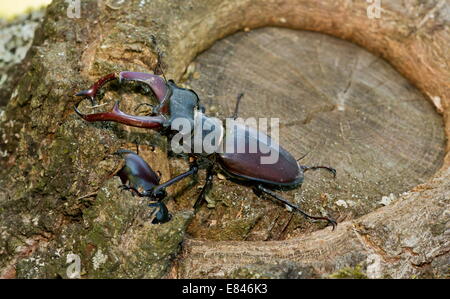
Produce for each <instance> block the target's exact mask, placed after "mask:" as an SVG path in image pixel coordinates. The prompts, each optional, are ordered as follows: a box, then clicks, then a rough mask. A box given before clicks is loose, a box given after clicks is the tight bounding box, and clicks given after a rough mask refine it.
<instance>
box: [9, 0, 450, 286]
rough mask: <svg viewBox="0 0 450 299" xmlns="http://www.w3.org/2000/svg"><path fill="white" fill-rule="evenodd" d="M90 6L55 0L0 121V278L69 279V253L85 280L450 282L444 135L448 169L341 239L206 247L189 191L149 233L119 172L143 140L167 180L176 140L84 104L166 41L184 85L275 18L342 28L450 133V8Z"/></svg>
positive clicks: (115, 92) (170, 68)
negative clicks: (192, 72) (206, 58)
mask: <svg viewBox="0 0 450 299" xmlns="http://www.w3.org/2000/svg"><path fill="white" fill-rule="evenodd" d="M81 4H82V7H81V13H82V15H81V18H79V19H71V18H69V17H67V3H66V2H65V1H62V0H61V1H58V0H55V1H53V3H52V4H51V5H50V6H49V8H48V9H47V13H46V16H45V19H44V21H43V23H42V24H41V26H40V27H39V28H38V31H37V33H36V36H35V40H34V42H33V46H32V48H31V50H30V52H29V53H28V55H27V58H26V59H25V61H24V64H25V65H27V66H28V67H27V71H26V72H24V73H23V75H22V76H21V78H20V80H19V83H18V85H17V87H16V88H15V89H14V91H13V92H12V94H11V97H10V100H9V102H8V106H7V107H6V109H5V110H4V113H2V114H1V119H0V129H1V132H0V133H1V136H2V137H1V141H0V147H1V148H0V149H1V153H2V160H1V162H0V164H1V166H2V167H1V169H0V211H1V213H0V226H1V236H0V273H1V276H2V277H67V275H68V274H67V267H68V265H69V264H68V262H67V257H68V255H69V254H76V255H78V256H79V257H80V259H81V273H80V275H81V277H163V276H164V277H261V276H264V277H265V276H267V277H290V275H291V276H292V274H290V273H298V272H302V273H304V274H303V276H302V277H318V276H322V277H328V276H329V275H330V274H332V273H334V275H333V276H334V277H339V275H343V274H342V273H347V272H348V271H347V272H345V271H344V272H342V271H341V270H342V269H344V270H345V269H346V268H348V267H350V268H352V269H353V273H354V274H355V273H356V272H358V271H359V272H362V274H363V276H368V277H395V278H400V277H402V278H408V277H414V276H419V277H424V276H432V277H444V276H446V275H447V276H448V264H449V245H450V244H449V236H448V232H449V226H448V225H449V222H448V220H449V213H448V206H449V201H450V194H449V190H450V188H449V187H450V186H449V185H450V169H449V166H450V156H449V155H448V149H449V147H448V143H447V147H446V151H445V158H444V161H443V164H442V167H441V168H440V169H439V170H438V171H436V172H434V174H433V175H432V177H431V178H430V179H429V180H428V181H427V182H425V183H423V184H420V185H418V186H415V187H413V188H411V189H410V190H409V191H408V192H405V193H404V194H403V195H402V196H400V198H399V199H398V200H396V201H395V202H393V203H392V204H390V205H388V206H386V207H383V208H379V209H376V210H375V211H372V212H370V213H369V214H367V215H364V216H361V217H359V218H356V219H352V220H347V221H344V222H342V223H340V224H339V226H338V228H337V230H336V231H335V232H330V229H329V228H325V229H323V230H319V231H315V232H307V233H304V234H302V235H300V236H296V237H295V238H292V239H288V240H279V241H213V240H199V239H192V238H188V237H186V236H185V231H186V229H187V226H188V225H189V222H190V221H191V219H192V216H193V214H192V211H191V210H190V209H189V208H188V207H189V206H191V204H192V203H193V201H194V194H196V190H195V188H192V186H193V184H189V183H188V184H184V185H182V186H178V187H176V188H173V189H172V190H170V191H171V193H172V194H177V195H176V196H175V199H176V200H175V201H169V208H170V209H172V210H173V211H174V218H173V220H172V221H170V222H169V223H167V224H164V225H159V226H152V225H149V224H148V223H146V222H141V221H139V219H141V215H142V214H143V213H144V214H145V213H146V211H147V210H146V207H145V205H144V204H143V203H142V202H140V201H139V200H137V199H136V198H132V197H131V196H130V195H129V194H128V193H127V192H123V193H121V192H119V191H118V190H117V186H118V185H119V181H118V180H117V178H111V176H112V175H113V174H114V173H115V171H116V170H117V169H118V167H120V160H118V158H117V157H115V156H114V155H113V153H114V152H115V151H116V150H117V149H119V148H121V147H129V148H133V147H134V145H133V144H134V143H138V144H139V148H140V151H141V152H142V154H143V155H144V156H145V158H146V160H147V161H148V162H149V164H150V165H152V167H153V168H154V169H156V170H160V171H161V172H162V173H163V178H168V177H171V176H173V175H175V174H177V173H179V172H180V171H182V169H184V167H185V164H183V163H180V162H172V161H171V162H169V161H168V159H167V158H166V147H167V145H166V143H165V141H164V140H163V139H162V138H161V137H159V136H158V135H157V134H154V133H148V132H146V131H145V130H137V129H128V128H125V127H124V126H119V125H114V124H94V125H92V124H86V123H85V122H83V121H82V120H80V119H79V118H78V117H77V116H76V115H75V114H74V113H73V109H72V107H73V105H74V104H75V103H76V102H77V99H76V98H75V97H74V96H73V95H74V94H75V92H76V91H79V90H81V89H84V88H86V87H87V86H89V85H90V84H91V83H92V82H93V81H94V80H96V79H97V78H98V77H100V76H102V75H105V74H107V73H110V72H117V71H122V70H131V71H146V72H149V71H152V70H154V69H155V68H156V65H157V62H158V55H157V51H158V50H160V51H161V52H162V53H164V56H163V62H164V64H165V65H166V71H165V73H166V76H167V77H169V78H173V79H175V80H176V81H178V80H179V79H180V78H181V77H182V76H183V74H184V73H185V71H186V69H187V67H188V65H189V64H190V63H191V61H192V60H193V59H194V58H195V57H196V55H198V54H199V53H201V52H202V51H204V50H206V49H208V48H209V47H210V46H211V45H212V44H213V43H214V42H215V41H217V40H218V39H221V38H223V37H225V36H228V35H230V34H232V33H234V32H236V31H238V30H242V29H244V28H248V29H254V28H258V27H265V26H278V27H288V28H292V29H299V30H311V31H317V32H321V33H326V34H329V35H333V36H335V37H338V38H341V39H345V40H347V41H350V42H353V43H356V44H358V45H360V46H362V47H364V48H366V49H367V50H369V51H370V52H372V53H374V54H375V55H378V56H380V57H382V58H384V59H386V60H387V61H388V62H390V63H391V64H392V66H393V67H394V68H395V69H396V70H397V71H398V72H400V73H401V74H402V75H403V76H404V77H405V78H407V79H408V80H409V81H410V82H411V83H412V84H414V85H415V86H417V87H418V89H419V90H420V91H421V92H422V93H423V94H424V95H425V96H426V97H427V98H428V99H429V100H430V101H431V103H433V105H434V106H435V107H436V110H437V111H438V112H440V113H441V114H442V115H443V118H444V130H445V135H446V136H447V138H448V136H449V133H450V121H449V119H450V118H449V112H450V107H449V104H450V102H449V101H450V89H449V86H450V84H449V83H450V81H449V78H450V65H449V61H450V53H449V51H448V46H449V41H450V31H449V11H450V7H449V4H448V2H446V1H445V0H442V1H438V0H436V1H428V2H427V3H426V4H423V3H422V2H421V1H409V2H408V3H407V4H404V1H400V0H398V1H397V0H395V1H389V3H385V2H383V3H382V12H381V18H379V19H370V18H368V16H367V7H368V5H369V4H368V3H366V2H365V1H357V2H356V1H348V0H339V1H331V0H330V1H325V0H324V1H307V0H300V1H294V0H284V1H283V0H274V1H262V0H261V1H254V0H252V1H250V0H238V1H216V0H212V1H211V0H210V1H163V0H161V1H159V0H158V1H140V2H137V1H133V2H125V3H123V4H121V6H118V7H117V6H113V5H111V3H110V2H109V1H81ZM125 91H127V92H122V91H121V90H119V89H118V88H117V85H112V86H111V88H110V89H109V91H108V92H106V93H105V99H110V100H112V99H117V98H118V97H119V96H120V97H121V98H125V99H123V100H122V102H123V103H124V108H125V109H129V110H131V109H132V107H134V106H135V105H136V104H137V103H139V102H142V101H143V96H142V94H141V93H136V92H135V91H136V90H135V89H133V88H128V89H126V90H125ZM244 92H245V91H244ZM150 145H156V148H157V149H156V150H155V151H152V146H150ZM177 191H178V193H177ZM180 243H181V248H182V251H181V254H179V250H180V246H179V245H180ZM174 257H176V260H175V262H174ZM292 270H298V271H292ZM356 274H358V273H356ZM356 274H355V275H356Z"/></svg>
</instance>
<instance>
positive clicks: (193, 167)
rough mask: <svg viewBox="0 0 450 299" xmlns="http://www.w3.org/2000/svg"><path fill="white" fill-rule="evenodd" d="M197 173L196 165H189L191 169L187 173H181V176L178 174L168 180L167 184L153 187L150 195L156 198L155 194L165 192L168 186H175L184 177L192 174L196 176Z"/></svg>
mask: <svg viewBox="0 0 450 299" xmlns="http://www.w3.org/2000/svg"><path fill="white" fill-rule="evenodd" d="M197 172H198V166H197V164H195V163H194V164H193V165H191V167H190V169H189V170H188V171H186V172H184V173H182V174H180V175H178V176H176V177H174V178H172V179H170V180H168V181H167V182H165V183H163V184H160V185H158V186H156V187H154V188H153V189H152V193H153V195H154V196H156V195H157V194H159V193H161V192H163V191H165V189H166V188H167V187H169V186H171V185H173V184H175V183H177V182H179V181H181V180H182V179H184V178H185V177H188V176H191V175H194V174H196V173H197Z"/></svg>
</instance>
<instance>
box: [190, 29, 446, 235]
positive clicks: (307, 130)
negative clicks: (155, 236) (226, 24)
mask: <svg viewBox="0 0 450 299" xmlns="http://www.w3.org/2000/svg"><path fill="white" fill-rule="evenodd" d="M194 66H195V68H194ZM190 70H191V72H190V79H189V80H188V81H187V82H186V85H188V86H189V87H191V88H193V89H194V90H196V92H197V93H198V94H199V96H200V98H201V100H202V102H203V103H205V104H206V108H207V113H209V114H212V115H215V116H217V117H219V118H222V119H224V118H226V117H229V116H230V115H232V113H233V111H234V107H235V103H236V95H237V94H238V93H240V92H244V93H245V96H244V98H243V100H242V101H241V105H240V114H239V116H240V117H243V118H249V117H255V118H277V119H279V127H276V128H275V129H279V136H280V143H281V145H282V146H283V147H285V148H286V149H287V150H289V151H290V152H291V153H292V154H293V155H294V156H295V157H301V156H303V155H304V154H305V153H309V154H308V155H307V156H306V157H305V158H304V159H303V160H302V161H301V163H302V164H305V165H329V166H332V167H334V168H336V169H337V173H338V176H337V178H336V179H335V180H333V179H332V176H331V175H329V174H328V173H327V172H325V171H314V172H313V171H311V172H307V174H306V179H305V182H304V184H303V186H302V188H301V189H298V190H295V191H292V192H284V193H283V194H284V195H285V196H286V197H288V198H289V199H290V200H291V201H293V202H296V203H297V204H300V206H303V207H306V209H307V210H308V211H310V212H311V213H313V214H320V213H321V212H325V213H329V214H331V215H333V216H334V217H336V218H337V219H339V220H341V221H342V220H344V219H346V220H349V219H353V218H355V217H357V216H361V215H364V214H366V213H368V212H371V211H373V210H375V209H376V208H379V207H381V206H382V205H383V204H382V203H381V199H382V197H383V196H390V194H392V196H394V197H395V198H397V197H398V196H399V195H400V194H401V193H403V192H405V191H408V190H409V189H411V188H412V187H414V186H416V185H418V184H421V183H423V182H425V181H427V180H428V179H429V178H430V177H431V176H432V175H433V174H434V173H435V172H436V171H437V170H438V169H439V168H440V167H441V165H442V163H443V157H444V152H445V151H444V149H445V134H444V130H443V122H442V118H441V117H440V116H439V115H438V113H437V112H436V110H435V108H434V107H433V106H432V104H431V103H430V102H428V101H427V100H426V98H425V97H424V96H423V95H422V94H421V93H420V92H419V91H418V90H417V89H416V88H415V87H414V86H413V85H412V84H411V83H409V82H408V81H407V80H406V79H405V78H403V77H402V76H401V75H400V74H398V72H396V71H395V70H394V69H393V68H392V67H391V66H390V65H389V64H388V63H387V62H386V61H384V60H383V59H382V58H380V57H376V56H374V55H373V54H370V53H369V52H367V51H366V50H364V49H362V48H360V47H358V46H356V45H354V44H351V43H349V42H346V41H343V40H340V39H337V38H334V37H330V36H327V35H324V34H320V33H314V32H307V31H296V30H291V29H282V28H263V29H257V30H254V31H250V32H248V33H246V32H239V33H237V34H234V35H232V36H229V37H227V38H225V39H222V40H220V41H218V42H217V43H216V44H214V46H213V47H211V48H210V49H209V50H207V51H206V52H204V53H202V54H201V55H199V57H197V59H196V60H195V61H194V62H193V64H192V66H191V67H190ZM216 188H217V189H218V190H220V191H216V192H214V190H213V192H212V194H213V195H215V198H214V199H215V200H216V201H218V202H221V201H223V202H225V204H228V205H230V200H234V201H237V202H238V204H236V205H233V206H231V207H220V206H221V205H225V204H224V203H223V202H222V203H221V204H220V203H219V204H218V207H217V209H216V210H215V211H214V210H207V209H205V210H204V211H203V213H202V214H201V215H202V216H197V217H196V218H195V219H194V220H193V224H192V225H191V227H190V233H191V234H192V235H193V236H194V237H202V238H207V239H208V238H210V239H216V240H217V239H219V240H224V239H247V240H248V239H251V240H270V239H284V238H287V237H293V236H299V235H301V233H302V232H305V230H307V229H309V230H311V229H314V227H316V228H320V227H322V226H321V225H317V224H314V225H310V223H308V221H303V220H302V219H301V218H302V217H301V216H299V215H296V216H292V215H289V213H286V212H285V211H283V207H282V206H280V205H278V204H275V203H272V202H268V203H255V202H254V201H261V200H262V199H258V198H257V197H255V196H253V195H252V193H251V192H248V188H245V187H238V186H236V185H234V184H228V183H224V182H223V181H218V180H216ZM246 190H247V191H246ZM233 193H235V194H236V196H234V197H232V198H231V199H230V198H228V199H227V196H228V197H229V194H233ZM240 196H241V198H240ZM241 204H242V205H248V206H250V207H251V208H253V209H259V211H258V210H256V211H252V210H251V208H248V209H246V210H245V211H244V212H242V211H240V208H239V205H241ZM233 209H234V211H233ZM222 210H226V212H224V211H222ZM223 214H227V215H229V216H230V215H231V216H230V217H225V219H224V217H223ZM293 217H294V219H293ZM297 218H300V219H297ZM205 222H206V223H210V222H212V223H215V225H211V226H204V225H202V223H205ZM237 223H240V224H241V225H242V223H245V224H247V227H245V228H242V229H238V230H237V229H236V228H234V231H235V233H234V234H226V233H225V234H224V233H223V231H230V230H231V231H233V228H232V227H233V226H236V225H237ZM249 223H250V224H249ZM219 230H221V231H222V233H220V232H219Z"/></svg>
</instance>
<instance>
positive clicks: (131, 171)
mask: <svg viewBox="0 0 450 299" xmlns="http://www.w3.org/2000/svg"><path fill="white" fill-rule="evenodd" d="M115 154H117V155H120V156H122V157H123V158H124V159H125V165H124V166H123V167H122V168H121V169H120V170H119V171H118V172H117V174H116V175H117V176H118V177H119V178H120V180H121V182H122V185H121V186H120V187H121V188H122V189H124V190H133V191H134V192H136V193H137V194H139V195H140V196H148V197H150V198H151V202H150V203H149V207H151V208H153V209H154V212H153V216H154V218H153V220H152V223H154V224H156V223H164V222H167V221H169V220H170V218H171V215H170V214H169V211H168V210H167V207H166V205H165V204H164V203H163V202H161V201H160V200H162V199H163V198H164V197H166V195H167V193H166V191H165V190H159V191H158V193H155V194H153V193H149V192H148V191H149V190H152V189H153V188H155V187H156V186H158V185H159V180H160V177H159V175H158V174H156V173H155V172H154V171H153V169H151V168H150V166H149V165H148V164H147V162H145V161H144V159H142V158H141V157H140V156H138V155H137V154H136V153H134V152H132V151H129V150H123V149H122V150H118V151H117V152H116V153H115ZM139 190H143V192H139Z"/></svg>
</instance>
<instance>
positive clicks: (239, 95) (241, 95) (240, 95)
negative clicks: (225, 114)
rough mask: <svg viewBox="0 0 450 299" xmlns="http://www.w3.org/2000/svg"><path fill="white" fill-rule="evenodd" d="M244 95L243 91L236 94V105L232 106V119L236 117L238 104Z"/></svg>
mask: <svg viewBox="0 0 450 299" xmlns="http://www.w3.org/2000/svg"><path fill="white" fill-rule="evenodd" d="M243 96H244V93H243V92H241V93H239V94H238V96H237V99H236V107H234V113H233V119H234V120H235V119H236V118H237V117H238V112H239V104H240V103H241V99H242V97H243Z"/></svg>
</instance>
